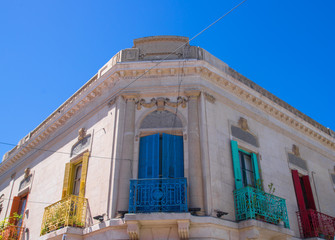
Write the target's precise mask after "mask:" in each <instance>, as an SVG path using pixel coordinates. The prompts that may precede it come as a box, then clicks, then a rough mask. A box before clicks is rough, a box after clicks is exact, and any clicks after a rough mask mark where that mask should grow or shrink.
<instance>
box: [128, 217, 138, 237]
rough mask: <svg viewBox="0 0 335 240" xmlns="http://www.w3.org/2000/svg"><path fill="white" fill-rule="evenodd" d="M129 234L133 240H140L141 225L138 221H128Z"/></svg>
mask: <svg viewBox="0 0 335 240" xmlns="http://www.w3.org/2000/svg"><path fill="white" fill-rule="evenodd" d="M127 233H128V235H129V239H131V240H138V239H140V224H139V223H138V221H127Z"/></svg>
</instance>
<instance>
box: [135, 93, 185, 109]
mask: <svg viewBox="0 0 335 240" xmlns="http://www.w3.org/2000/svg"><path fill="white" fill-rule="evenodd" d="M186 102H187V99H186V98H184V97H180V96H179V97H178V98H177V102H171V101H170V99H169V98H162V97H160V98H152V99H151V100H150V102H149V103H146V102H145V100H144V99H141V100H139V101H137V102H136V105H137V110H141V109H142V107H145V108H152V107H154V106H157V110H158V111H162V110H164V109H165V106H169V107H178V106H181V107H182V108H186Z"/></svg>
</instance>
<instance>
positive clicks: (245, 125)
mask: <svg viewBox="0 0 335 240" xmlns="http://www.w3.org/2000/svg"><path fill="white" fill-rule="evenodd" d="M238 125H239V127H240V128H242V129H243V130H244V131H249V126H248V121H247V119H245V118H243V117H240V119H239V120H238Z"/></svg>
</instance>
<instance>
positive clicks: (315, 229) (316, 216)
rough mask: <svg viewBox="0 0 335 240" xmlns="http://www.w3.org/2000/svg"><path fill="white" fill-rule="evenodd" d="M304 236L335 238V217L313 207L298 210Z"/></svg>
mask: <svg viewBox="0 0 335 240" xmlns="http://www.w3.org/2000/svg"><path fill="white" fill-rule="evenodd" d="M297 216H298V222H299V230H300V235H301V237H302V238H311V237H321V238H325V239H334V236H335V218H334V217H331V216H328V215H326V214H323V213H320V212H318V211H315V210H313V209H309V210H305V211H299V212H297Z"/></svg>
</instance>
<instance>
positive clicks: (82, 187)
mask: <svg viewBox="0 0 335 240" xmlns="http://www.w3.org/2000/svg"><path fill="white" fill-rule="evenodd" d="M89 155H90V153H89V152H86V153H84V155H83V161H82V169H81V179H80V190H79V197H84V196H85V187H86V175H87V167H88V157H89Z"/></svg>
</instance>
